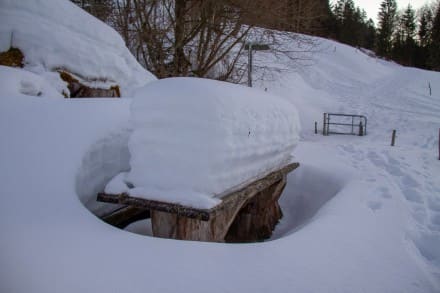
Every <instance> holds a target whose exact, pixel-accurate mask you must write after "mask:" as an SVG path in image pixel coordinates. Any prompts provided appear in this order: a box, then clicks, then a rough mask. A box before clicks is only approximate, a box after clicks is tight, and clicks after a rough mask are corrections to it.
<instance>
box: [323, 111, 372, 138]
mask: <svg viewBox="0 0 440 293" xmlns="http://www.w3.org/2000/svg"><path fill="white" fill-rule="evenodd" d="M330 126H332V129H330ZM322 134H323V135H329V134H351V135H359V136H364V135H366V134H367V117H365V116H364V115H352V114H336V113H324V123H323V128H322Z"/></svg>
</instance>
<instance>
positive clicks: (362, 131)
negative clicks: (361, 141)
mask: <svg viewBox="0 0 440 293" xmlns="http://www.w3.org/2000/svg"><path fill="white" fill-rule="evenodd" d="M359 136H364V125H362V120H361V121H360V122H359Z"/></svg>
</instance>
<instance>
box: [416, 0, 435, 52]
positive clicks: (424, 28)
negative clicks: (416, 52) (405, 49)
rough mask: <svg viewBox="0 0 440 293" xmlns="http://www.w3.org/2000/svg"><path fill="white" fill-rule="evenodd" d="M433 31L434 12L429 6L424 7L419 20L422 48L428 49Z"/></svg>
mask: <svg viewBox="0 0 440 293" xmlns="http://www.w3.org/2000/svg"><path fill="white" fill-rule="evenodd" d="M431 29H432V12H431V9H430V8H429V7H427V6H425V7H422V8H421V10H420V20H419V32H418V36H419V42H420V46H421V47H427V46H428V45H429V42H430V40H431Z"/></svg>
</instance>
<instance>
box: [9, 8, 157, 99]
mask: <svg viewBox="0 0 440 293" xmlns="http://www.w3.org/2000/svg"><path fill="white" fill-rule="evenodd" d="M10 47H15V48H19V49H20V50H21V51H22V52H23V54H24V56H25V68H26V69H27V70H29V71H32V72H34V73H37V74H39V75H43V76H44V75H45V74H46V73H47V72H52V71H56V70H61V69H64V70H68V71H69V72H71V73H73V74H75V75H76V76H79V77H80V78H81V81H82V82H83V83H84V84H86V85H91V86H94V85H95V83H96V82H100V85H103V86H106V87H109V86H111V85H115V84H119V85H120V87H121V91H122V93H121V94H122V95H125V96H127V95H129V94H130V92H131V89H133V88H136V87H140V86H142V85H144V84H146V83H147V82H149V81H152V80H155V79H156V78H155V77H154V76H153V75H152V74H151V73H149V72H148V71H146V70H145V69H143V68H142V67H141V65H139V63H137V61H136V59H135V58H134V57H133V55H131V53H130V52H129V50H128V49H127V48H126V47H125V44H124V41H123V40H122V38H121V36H120V35H119V34H118V33H117V32H116V31H115V30H113V29H112V28H110V27H109V26H107V25H106V24H104V23H102V22H101V21H99V20H98V19H96V18H94V17H92V16H91V15H89V14H88V13H86V12H84V11H83V10H82V9H80V8H79V7H77V6H76V5H75V4H73V3H71V2H70V1H67V0H62V1H59V0H20V1H15V0H2V1H0V52H3V51H7V50H8V49H9V48H10Z"/></svg>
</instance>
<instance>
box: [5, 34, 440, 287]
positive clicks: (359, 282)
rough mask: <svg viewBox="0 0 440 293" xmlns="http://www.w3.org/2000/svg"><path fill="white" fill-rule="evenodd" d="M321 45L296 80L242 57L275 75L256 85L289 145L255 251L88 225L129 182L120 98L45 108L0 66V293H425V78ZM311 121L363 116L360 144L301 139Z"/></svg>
mask: <svg viewBox="0 0 440 293" xmlns="http://www.w3.org/2000/svg"><path fill="white" fill-rule="evenodd" d="M321 46H322V49H321V50H320V52H319V53H317V54H315V55H314V56H313V61H314V62H313V64H312V65H310V66H307V67H303V68H301V69H300V70H298V68H296V69H295V70H294V69H293V68H291V67H290V63H289V60H277V61H276V62H278V63H277V64H274V63H273V62H275V61H274V60H272V59H271V58H270V56H268V55H267V53H264V52H258V53H256V54H255V58H256V59H257V60H256V63H257V64H260V65H268V66H271V67H277V68H278V69H279V68H284V69H285V70H283V71H281V72H279V71H277V70H275V69H274V70H273V75H272V77H273V78H271V79H270V80H267V81H261V80H260V81H257V82H256V84H257V86H258V87H260V88H262V89H263V88H267V89H268V91H269V93H272V94H278V95H280V96H282V97H284V98H285V99H286V100H287V101H289V102H291V103H293V104H295V105H296V107H297V108H298V110H299V116H300V119H301V124H302V132H301V139H300V143H299V145H298V147H297V148H296V149H295V151H294V153H293V155H294V156H295V157H296V160H297V161H299V162H300V163H301V166H300V168H299V169H298V170H296V171H295V172H293V173H292V174H291V175H289V178H288V185H287V187H286V190H285V191H284V193H283V195H282V200H281V204H282V209H283V212H284V218H283V219H282V221H281V223H280V224H279V225H278V226H277V228H276V230H275V232H274V235H273V237H272V239H271V240H270V241H266V242H263V243H254V244H220V243H203V242H188V241H174V240H169V239H159V238H153V237H150V236H143V235H139V234H135V233H130V232H127V231H123V230H119V229H117V228H114V227H112V226H109V225H107V224H105V223H104V222H102V221H100V220H99V219H98V218H97V217H96V216H95V215H94V214H93V213H91V212H90V211H89V210H88V209H91V210H93V211H94V212H95V213H97V210H99V209H100V208H102V206H99V205H97V204H96V203H95V202H94V195H95V194H96V192H97V191H99V190H102V189H103V188H104V186H105V184H106V183H107V182H108V181H109V180H110V178H112V177H113V176H114V175H116V174H117V173H119V172H121V171H127V170H128V168H129V164H128V163H129V159H130V156H129V149H128V145H127V144H128V139H129V136H130V132H131V130H130V122H129V120H130V104H131V99H87V100H84V99H82V100H69V99H51V98H50V97H52V96H56V95H57V92H56V90H55V89H54V88H51V86H53V87H55V86H56V85H51V84H50V82H49V81H48V80H45V79H42V78H41V77H40V76H39V75H35V74H34V73H29V72H27V71H23V70H18V69H10V68H6V67H2V66H0V77H1V78H0V137H1V140H0V195H1V200H2V201H1V205H0V231H1V237H0V292H44V293H47V292H107V291H108V292H207V291H209V292H439V291H440V161H439V160H438V153H437V147H438V141H437V136H438V131H439V128H440V74H439V73H434V72H428V71H422V70H417V69H412V68H404V67H401V66H397V65H395V64H392V63H388V62H384V61H381V60H377V59H374V58H371V57H368V56H367V55H365V54H363V53H362V52H360V51H358V50H357V49H355V48H352V47H348V46H345V45H341V44H338V43H335V42H332V41H327V40H321ZM269 61H270V62H269ZM274 65H275V66H274ZM256 76H258V73H257V74H256ZM428 83H430V85H431V87H432V96H430V95H429V90H428ZM38 93H40V94H38ZM323 112H345V113H356V114H363V115H366V116H367V117H368V129H367V130H368V135H367V136H364V137H358V136H337V135H331V136H326V137H324V136H322V135H320V134H318V135H315V134H314V133H313V130H314V122H315V121H318V122H319V124H320V127H321V126H322V124H321V119H322V113H323ZM392 129H396V130H397V140H396V146H395V147H391V146H389V144H390V139H391V131H392ZM132 230H139V229H136V227H132ZM141 230H144V232H145V233H149V231H148V228H146V229H141Z"/></svg>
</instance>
